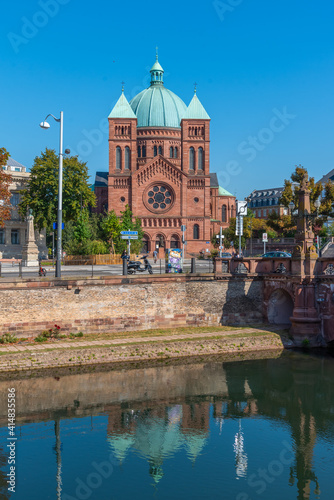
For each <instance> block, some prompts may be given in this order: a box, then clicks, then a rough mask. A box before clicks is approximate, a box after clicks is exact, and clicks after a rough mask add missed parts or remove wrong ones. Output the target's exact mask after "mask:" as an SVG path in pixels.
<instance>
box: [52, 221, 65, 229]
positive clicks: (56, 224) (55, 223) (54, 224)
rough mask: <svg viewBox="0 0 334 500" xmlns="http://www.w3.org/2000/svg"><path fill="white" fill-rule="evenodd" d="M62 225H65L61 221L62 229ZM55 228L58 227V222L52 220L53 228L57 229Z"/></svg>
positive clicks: (62, 226)
mask: <svg viewBox="0 0 334 500" xmlns="http://www.w3.org/2000/svg"><path fill="white" fill-rule="evenodd" d="M64 227H65V224H64V222H62V223H61V228H62V229H64ZM57 228H58V223H57V222H54V223H53V229H57Z"/></svg>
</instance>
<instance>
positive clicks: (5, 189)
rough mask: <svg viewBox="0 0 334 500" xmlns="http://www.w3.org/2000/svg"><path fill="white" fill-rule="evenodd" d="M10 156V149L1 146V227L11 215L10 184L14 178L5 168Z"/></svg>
mask: <svg viewBox="0 0 334 500" xmlns="http://www.w3.org/2000/svg"><path fill="white" fill-rule="evenodd" d="M8 158H9V153H8V151H6V149H5V148H0V227H3V226H4V225H5V221H6V220H9V219H10V215H11V214H10V196H11V194H10V191H9V185H10V182H11V180H12V178H11V176H10V175H9V174H7V173H6V172H5V171H4V170H3V167H4V166H5V165H6V164H7V160H8Z"/></svg>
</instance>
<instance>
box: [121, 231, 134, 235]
mask: <svg viewBox="0 0 334 500" xmlns="http://www.w3.org/2000/svg"><path fill="white" fill-rule="evenodd" d="M121 235H123V236H138V231H121Z"/></svg>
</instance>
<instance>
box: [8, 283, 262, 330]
mask: <svg viewBox="0 0 334 500" xmlns="http://www.w3.org/2000/svg"><path fill="white" fill-rule="evenodd" d="M0 298H1V300H0V334H2V333H5V332H14V333H15V334H16V335H17V336H18V337H20V336H21V337H27V336H30V335H37V334H39V333H40V332H41V331H42V330H44V329H49V328H52V327H53V326H54V325H55V324H57V325H60V326H61V328H62V331H63V332H66V331H67V332H78V331H82V332H84V333H89V332H113V331H124V330H129V331H130V330H144V329H151V328H169V327H173V326H177V327H180V326H187V325H188V326H189V325H197V326H201V325H217V324H219V323H222V324H247V323H248V324H249V323H259V322H262V321H263V282H262V280H261V279H259V278H256V277H252V278H246V277H236V276H233V277H226V278H225V279H221V280H218V281H217V280H214V278H213V276H207V275H206V276H204V275H203V276H201V275H192V276H187V275H182V276H180V275H177V276H175V277H173V276H168V277H163V276H147V277H144V276H138V277H137V276H134V277H128V278H124V277H122V276H119V277H112V278H101V279H93V278H92V279H84V280H80V279H78V280H68V279H64V278H63V279H58V280H52V279H49V278H46V279H45V280H38V279H36V280H14V281H9V280H5V279H3V280H1V281H0Z"/></svg>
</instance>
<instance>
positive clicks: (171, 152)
mask: <svg viewBox="0 0 334 500" xmlns="http://www.w3.org/2000/svg"><path fill="white" fill-rule="evenodd" d="M169 157H170V158H173V148H172V146H171V147H170V148H169Z"/></svg>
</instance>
